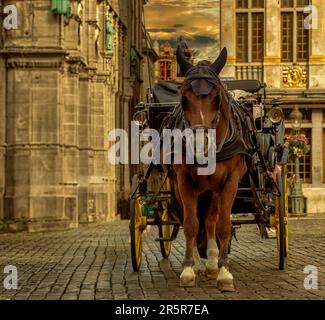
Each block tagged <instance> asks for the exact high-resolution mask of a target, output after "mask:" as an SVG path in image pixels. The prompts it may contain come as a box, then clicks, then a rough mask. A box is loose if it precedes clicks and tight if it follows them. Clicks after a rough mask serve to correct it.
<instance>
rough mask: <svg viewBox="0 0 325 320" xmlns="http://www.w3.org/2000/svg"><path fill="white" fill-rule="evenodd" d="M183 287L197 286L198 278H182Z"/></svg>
mask: <svg viewBox="0 0 325 320" xmlns="http://www.w3.org/2000/svg"><path fill="white" fill-rule="evenodd" d="M179 284H180V286H181V287H183V288H184V287H185V288H189V287H195V286H196V280H195V278H194V279H184V278H181V279H180V282H179Z"/></svg>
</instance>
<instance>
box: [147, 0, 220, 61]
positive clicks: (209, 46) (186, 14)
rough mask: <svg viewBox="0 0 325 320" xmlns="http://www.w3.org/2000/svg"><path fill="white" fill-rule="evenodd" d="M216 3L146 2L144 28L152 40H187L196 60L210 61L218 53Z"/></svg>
mask: <svg viewBox="0 0 325 320" xmlns="http://www.w3.org/2000/svg"><path fill="white" fill-rule="evenodd" d="M219 7H220V4H219V0H179V1H176V0H150V1H149V3H148V4H147V5H146V8H145V14H146V27H147V29H148V31H149V32H150V35H151V37H152V38H153V39H154V40H158V41H160V42H163V41H167V40H168V41H170V42H171V43H172V44H175V43H176V39H177V38H178V37H179V36H184V37H185V38H187V39H188V44H189V46H190V47H191V48H192V49H195V52H196V55H197V58H198V59H210V60H212V59H214V58H215V56H216V55H217V54H218V51H219Z"/></svg>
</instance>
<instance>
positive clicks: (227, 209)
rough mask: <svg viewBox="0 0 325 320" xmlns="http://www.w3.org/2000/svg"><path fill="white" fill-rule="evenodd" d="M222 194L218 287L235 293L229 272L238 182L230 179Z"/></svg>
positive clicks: (219, 223) (218, 230)
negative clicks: (229, 246) (232, 213)
mask: <svg viewBox="0 0 325 320" xmlns="http://www.w3.org/2000/svg"><path fill="white" fill-rule="evenodd" d="M228 181H229V182H227V183H226V185H225V188H224V189H223V191H222V192H221V194H220V199H222V200H221V201H220V211H219V212H218V215H219V217H218V223H217V236H218V238H219V242H220V256H219V262H218V266H219V274H218V277H217V286H218V288H219V290H220V291H222V292H233V291H235V287H234V277H233V275H232V274H231V273H230V271H229V261H228V243H229V241H230V237H231V218H230V217H231V209H232V205H233V202H234V199H235V196H236V194H237V188H238V187H237V186H238V180H237V179H233V178H230V179H229V180H228Z"/></svg>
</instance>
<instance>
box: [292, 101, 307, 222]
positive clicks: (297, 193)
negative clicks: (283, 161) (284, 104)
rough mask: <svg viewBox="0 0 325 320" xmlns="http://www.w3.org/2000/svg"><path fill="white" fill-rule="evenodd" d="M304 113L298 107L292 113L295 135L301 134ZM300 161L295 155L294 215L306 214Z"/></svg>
mask: <svg viewBox="0 0 325 320" xmlns="http://www.w3.org/2000/svg"><path fill="white" fill-rule="evenodd" d="M302 119H303V115H302V113H301V112H300V111H299V109H298V108H297V107H296V108H295V109H294V110H293V111H292V112H291V113H290V121H291V124H292V129H293V130H294V131H295V135H299V132H300V130H301V125H302ZM299 167H300V162H299V156H298V155H295V180H294V187H293V190H292V192H291V195H290V201H291V214H292V215H293V216H304V215H306V214H305V197H304V195H303V192H302V183H301V179H300V170H299Z"/></svg>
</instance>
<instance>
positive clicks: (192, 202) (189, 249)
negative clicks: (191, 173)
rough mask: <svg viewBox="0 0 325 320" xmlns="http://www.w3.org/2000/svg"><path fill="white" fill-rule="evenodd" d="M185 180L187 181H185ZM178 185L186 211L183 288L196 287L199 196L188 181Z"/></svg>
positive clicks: (181, 278) (181, 280)
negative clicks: (195, 263)
mask: <svg viewBox="0 0 325 320" xmlns="http://www.w3.org/2000/svg"><path fill="white" fill-rule="evenodd" d="M184 180H185V179H184ZM182 182H184V183H180V184H179V185H178V191H179V194H180V198H181V200H182V204H183V209H184V222H183V228H184V234H185V238H186V250H185V257H184V262H183V267H184V268H183V272H182V274H181V276H180V284H181V286H186V287H191V286H195V278H196V275H195V272H194V268H193V266H194V248H195V247H196V242H195V239H196V235H197V233H198V231H199V221H198V219H197V216H196V208H197V194H196V193H195V192H194V190H193V188H192V187H191V185H190V183H189V182H188V181H182Z"/></svg>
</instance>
